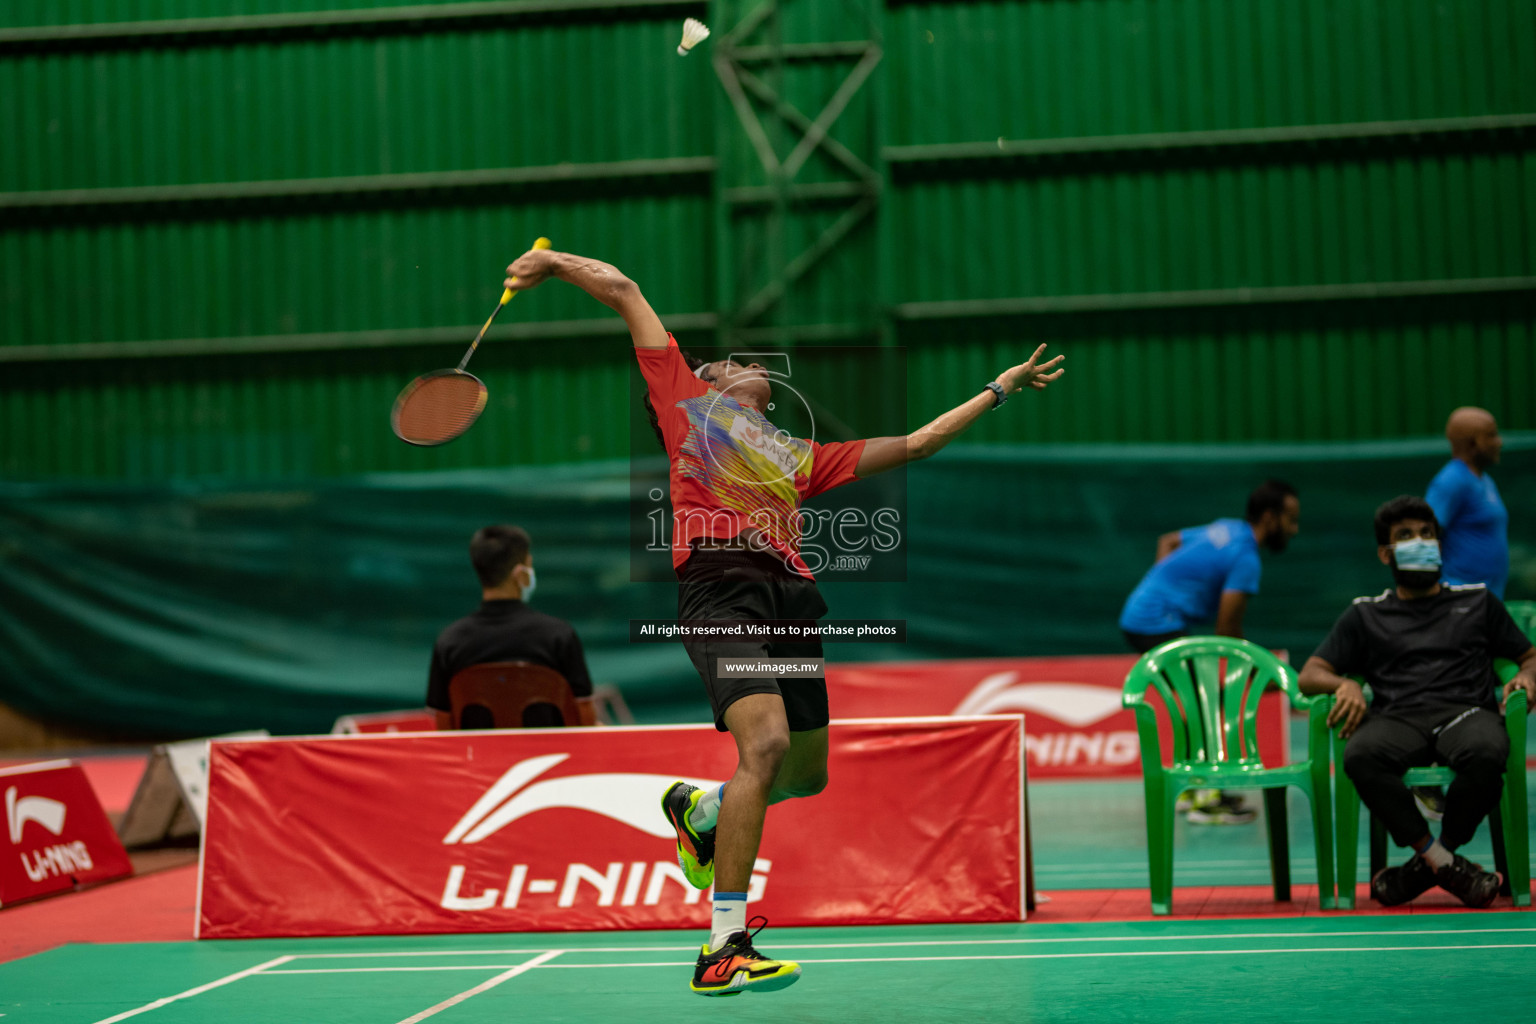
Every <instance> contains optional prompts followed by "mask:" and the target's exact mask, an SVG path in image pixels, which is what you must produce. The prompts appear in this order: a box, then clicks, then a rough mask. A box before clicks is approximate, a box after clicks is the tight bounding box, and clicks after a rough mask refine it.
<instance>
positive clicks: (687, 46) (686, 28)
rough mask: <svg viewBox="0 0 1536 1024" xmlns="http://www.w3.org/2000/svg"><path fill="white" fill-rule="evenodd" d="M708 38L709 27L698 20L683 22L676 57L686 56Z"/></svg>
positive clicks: (690, 19) (692, 19)
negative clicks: (681, 35)
mask: <svg viewBox="0 0 1536 1024" xmlns="http://www.w3.org/2000/svg"><path fill="white" fill-rule="evenodd" d="M708 38H709V26H708V25H706V24H704V23H703V22H702V21H700V20H699V19H698V18H689V19H688V20H687V21H685V22H683V41H682V42H680V43H678V44H677V55H678V56H679V57H686V56H688V51H689V50H691V49H693V48H694V47H695V46H698V45H699V44H700V43H702V42H703V41H704V40H706V39H708Z"/></svg>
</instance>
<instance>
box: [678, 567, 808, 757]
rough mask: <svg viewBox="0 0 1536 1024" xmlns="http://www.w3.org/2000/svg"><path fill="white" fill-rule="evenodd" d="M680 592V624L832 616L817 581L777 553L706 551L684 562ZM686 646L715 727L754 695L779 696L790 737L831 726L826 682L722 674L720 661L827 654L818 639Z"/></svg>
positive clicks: (693, 642) (692, 642) (689, 642)
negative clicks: (792, 567)
mask: <svg viewBox="0 0 1536 1024" xmlns="http://www.w3.org/2000/svg"><path fill="white" fill-rule="evenodd" d="M679 577H680V583H679V584H678V590H677V617H678V618H679V619H727V620H732V621H741V620H747V621H762V620H765V619H807V620H812V621H814V620H816V619H819V618H821V617H822V616H823V615H825V614H827V603H826V602H825V601H823V600H822V598H821V592H820V591H819V590H817V589H816V583H815V581H813V580H808V579H806V578H805V577H803V576H800V575H798V574H796V573H794V572H792V571H790V570H789V569H788V568H786V567H785V566H784V563H783V562H781V561H779V559H777V558H775V557H774V556H772V555H763V554H755V553H753V552H749V551H737V550H731V549H724V550H722V549H709V548H705V549H702V550H699V551H695V552H694V553H693V554H692V555H690V556H689V557H688V561H687V562H685V563H683V568H682V570H681V572H680V573H679ZM683 647H684V648H685V649H686V650H687V651H688V657H689V658H691V659H692V660H693V667H694V668H696V669H698V670H699V676H700V677H701V678H702V679H703V680H704V688H705V689H706V690H707V691H708V692H709V703H710V707H711V708H712V709H713V710H714V714H715V728H716V729H719V730H720V731H721V732H725V731H726V728H725V709H726V708H728V707H730V706H731V705H732V704H734V703H736V701H738V700H740V699H741V698H743V697H746V696H748V695H749V694H754V693H777V694H779V695H780V696H782V697H783V698H784V711H785V713H786V715H787V717H788V718H789V728H790V731H791V732H806V731H808V730H811V729H820V728H821V727H822V726H824V725H826V724H827V721H828V720H829V715H828V713H827V680H826V678H825V677H822V678H819V679H800V678H795V679H763V678H758V679H753V678H735V677H722V676H721V675H720V673H719V659H720V658H799V659H803V660H811V659H815V658H820V657H821V656H822V651H821V640H820V639H816V640H811V641H807V642H804V643H784V642H777V643H775V642H770V641H767V640H763V641H750V640H746V641H738V640H724V641H723V640H685V641H683Z"/></svg>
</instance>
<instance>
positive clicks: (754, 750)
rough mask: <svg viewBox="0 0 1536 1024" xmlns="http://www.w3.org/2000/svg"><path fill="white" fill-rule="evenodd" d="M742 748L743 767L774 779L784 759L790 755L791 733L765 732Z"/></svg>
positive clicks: (748, 741) (752, 738)
mask: <svg viewBox="0 0 1536 1024" xmlns="http://www.w3.org/2000/svg"><path fill="white" fill-rule="evenodd" d="M740 746H741V764H742V766H743V767H745V768H747V769H748V770H750V771H752V772H753V773H754V774H761V775H766V776H767V777H768V778H770V779H772V778H774V777H776V776H777V775H778V774H779V769H780V768H781V767H783V764H784V757H785V755H787V754H788V753H789V733H788V732H782V733H781V732H779V731H778V730H765V731H763V732H761V733H759V734H757V735H755V736H753V737H751V738H750V739H748V740H747V741H745V742H743V743H742V744H741V745H740Z"/></svg>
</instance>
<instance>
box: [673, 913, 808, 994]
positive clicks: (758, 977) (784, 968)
mask: <svg viewBox="0 0 1536 1024" xmlns="http://www.w3.org/2000/svg"><path fill="white" fill-rule="evenodd" d="M759 921H761V922H762V924H757V923H758V922H759ZM754 924H757V927H756V928H755V929H753V931H752V932H751V933H750V934H748V933H747V932H736V933H735V934H734V935H732V936H731V937H730V938H728V939H726V940H725V943H724V944H723V945H722V946H721V947H720V948H719V949H717V950H715V951H714V952H713V953H711V952H710V951H709V946H708V945H705V946H703V947H702V948H700V950H699V962H698V964H697V965H695V966H694V968H693V981H692V982H691V983H690V984H689V986H688V987H689V988H691V989H693V990H694V991H695V992H697V993H698V994H699V995H701V996H734V995H740V994H741V993H743V992H775V991H777V990H779V989H781V988H788V987H789V986H791V985H793V984H794V983H795V982H797V981H799V980H800V965H799V964H797V963H794V962H793V961H790V960H770V959H768V958H767V957H765V956H763V955H762V954H761V953H759V952H758V951H757V950H755V949H753V948H752V940H753V938H755V937H756V935H757V933H758V932H760V931H762V930H763V928H764V926H766V925H767V924H768V919H767V918H764V917H754V918H753V919H752V920H751V921H749V922H747V927H749V928H750V927H752V925H754Z"/></svg>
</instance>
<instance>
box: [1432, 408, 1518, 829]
mask: <svg viewBox="0 0 1536 1024" xmlns="http://www.w3.org/2000/svg"><path fill="white" fill-rule="evenodd" d="M1445 439H1446V440H1447V441H1449V442H1451V461H1449V462H1447V463H1446V464H1445V465H1444V466H1443V467H1442V468H1441V470H1440V472H1438V473H1436V474H1435V478H1434V479H1433V480H1431V481H1430V482H1429V493H1428V494H1426V495H1425V498H1426V500H1428V502H1429V507H1430V508H1432V509H1434V511H1435V518H1436V519H1438V520H1439V521H1440V578H1441V579H1442V580H1444V581H1445V582H1446V583H1447V584H1451V585H1453V586H1454V585H1460V584H1465V583H1481V584H1483V586H1485V587H1487V588H1488V589H1489V591H1490V592H1492V593H1493V595H1494V596H1495V597H1497V598H1499V600H1501V601H1502V600H1503V599H1504V585H1505V584H1506V583H1508V582H1509V512H1508V511H1507V510H1506V509H1505V508H1504V499H1503V498H1501V497H1499V488H1498V486H1497V485H1495V484H1494V482H1493V477H1491V476H1489V475H1488V469H1489V467H1491V466H1493V465H1495V464H1497V463H1498V461H1499V453H1500V452H1501V451H1502V450H1503V448H1504V439H1503V438H1502V437H1500V436H1499V424H1498V422H1497V421H1496V420H1495V419H1494V418H1493V413H1491V412H1489V411H1488V410H1487V409H1479V408H1478V407H1477V406H1475V405H1464V406H1462V407H1461V408H1459V409H1455V410H1453V411H1452V412H1451V415H1450V418H1449V419H1447V420H1446V421H1445ZM1413 796H1414V799H1416V800H1417V801H1418V802H1419V810H1420V811H1422V812H1423V813H1424V816H1425V817H1426V818H1428V819H1430V820H1431V821H1440V820H1441V817H1442V815H1443V814H1444V813H1445V790H1444V789H1442V788H1441V787H1439V786H1414V787H1413Z"/></svg>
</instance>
